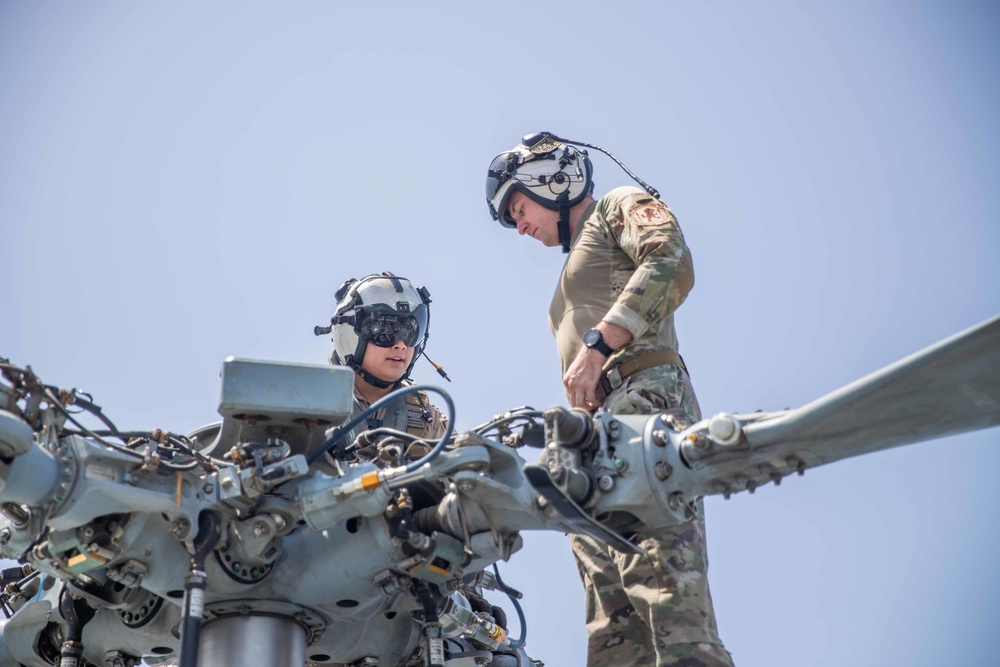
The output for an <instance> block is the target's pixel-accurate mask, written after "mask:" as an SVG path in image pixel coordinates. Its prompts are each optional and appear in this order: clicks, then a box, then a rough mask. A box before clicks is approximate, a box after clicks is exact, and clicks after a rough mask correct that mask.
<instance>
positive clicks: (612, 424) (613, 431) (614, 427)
mask: <svg viewBox="0 0 1000 667" xmlns="http://www.w3.org/2000/svg"><path fill="white" fill-rule="evenodd" d="M619 435H621V424H620V423H619V422H618V421H617V420H614V419H612V420H611V421H609V422H608V437H609V438H611V439H612V440H617V439H618V436H619Z"/></svg>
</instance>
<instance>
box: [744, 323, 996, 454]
mask: <svg viewBox="0 0 1000 667" xmlns="http://www.w3.org/2000/svg"><path fill="white" fill-rule="evenodd" d="M997 424H1000V316H998V317H994V318H992V319H990V320H987V321H985V322H983V323H981V324H978V325H976V326H974V327H972V328H970V329H967V330H966V331H963V332H961V333H958V334H956V335H954V336H952V337H951V338H948V339H946V340H943V341H941V342H940V343H937V344H935V345H932V346H931V347H928V348H926V349H925V350H922V351H921V352H917V353H916V354H913V355H911V356H909V357H907V358H905V359H902V360H900V361H898V362H896V363H894V364H892V365H890V366H887V367H886V368H883V369H882V370H880V371H877V372H875V373H872V374H871V375H869V376H867V377H865V378H862V379H860V380H857V381H856V382H853V383H851V384H849V385H847V386H845V387H843V388H841V389H839V390H837V391H834V392H832V393H830V394H827V395H826V396H824V397H822V398H820V399H818V400H815V401H813V402H812V403H809V404H808V405H805V406H803V407H801V408H798V409H796V410H790V411H787V412H784V413H781V414H780V415H778V416H776V417H775V418H773V419H764V420H762V421H759V422H755V423H752V424H748V425H747V426H746V428H745V433H746V439H747V441H748V442H749V444H750V446H751V447H752V449H753V450H765V451H766V450H767V449H768V448H770V447H776V446H780V448H782V449H794V450H795V451H804V452H808V453H809V454H811V455H813V456H809V457H808V458H809V459H811V460H810V463H809V467H813V466H814V465H821V464H823V463H830V462H832V461H837V460H840V459H845V458H849V457H852V456H858V455H860V454H865V453H868V452H875V451H878V450H881V449H888V448H890V447H896V446H899V445H909V444H914V443H917V442H922V441H924V440H930V439H932V438H940V437H943V436H946V435H952V434H955V433H963V432H965V431H973V430H976V429H982V428H988V427H990V426H996V425H997ZM813 457H815V459H818V461H816V460H815V459H814V458H813Z"/></svg>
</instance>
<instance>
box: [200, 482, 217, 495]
mask: <svg viewBox="0 0 1000 667" xmlns="http://www.w3.org/2000/svg"><path fill="white" fill-rule="evenodd" d="M202 489H203V490H204V491H205V493H211V492H212V491H214V490H215V487H214V486H212V485H211V484H209V483H207V482H206V483H205V486H203V487H202Z"/></svg>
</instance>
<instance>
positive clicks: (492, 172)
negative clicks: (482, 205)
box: [486, 151, 521, 220]
mask: <svg viewBox="0 0 1000 667" xmlns="http://www.w3.org/2000/svg"><path fill="white" fill-rule="evenodd" d="M520 157H521V156H520V155H519V154H518V153H516V152H515V151H507V152H505V153H500V155H497V156H496V157H495V158H493V162H491V163H490V168H489V170H487V172H486V201H487V202H488V203H489V205H490V215H492V216H493V219H494V220H500V219H501V216H503V214H504V213H505V211H503V210H500V208H499V207H500V206H501V202H502V201H503V200H504V199H505V195H506V194H507V192H508V188H505V187H503V186H504V184H505V183H507V182H508V181H510V179H511V178H512V177H513V176H514V174H515V173H517V167H518V166H519V165H520V164H521V160H520Z"/></svg>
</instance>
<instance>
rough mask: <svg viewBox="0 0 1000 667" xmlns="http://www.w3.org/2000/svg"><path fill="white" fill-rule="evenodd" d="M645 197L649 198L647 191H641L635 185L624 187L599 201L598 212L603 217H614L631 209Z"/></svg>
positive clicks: (616, 189)
mask: <svg viewBox="0 0 1000 667" xmlns="http://www.w3.org/2000/svg"><path fill="white" fill-rule="evenodd" d="M644 197H649V195H648V194H646V192H645V190H640V189H639V188H637V187H635V186H634V185H622V186H620V187H617V188H615V189H614V190H611V191H610V192H608V193H607V194H605V195H604V196H603V197H601V198H600V199H598V200H597V209H596V211H597V213H599V214H600V215H601V216H603V217H608V216H612V217H613V216H614V215H615V214H616V213H618V212H620V211H621V210H622V209H623V208H626V209H627V208H629V207H630V206H632V205H633V204H634V203H635V202H636V201H638V200H639V199H642V198H644Z"/></svg>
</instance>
